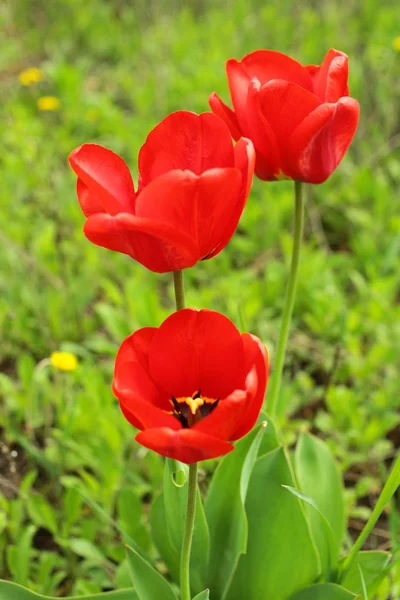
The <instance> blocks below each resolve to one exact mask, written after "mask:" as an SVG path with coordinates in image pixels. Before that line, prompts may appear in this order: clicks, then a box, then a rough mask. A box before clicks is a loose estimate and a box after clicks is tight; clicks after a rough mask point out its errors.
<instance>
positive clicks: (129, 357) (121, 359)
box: [115, 327, 157, 370]
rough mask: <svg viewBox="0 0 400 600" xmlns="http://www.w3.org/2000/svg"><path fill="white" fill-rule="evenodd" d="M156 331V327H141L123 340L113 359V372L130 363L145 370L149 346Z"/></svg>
mask: <svg viewBox="0 0 400 600" xmlns="http://www.w3.org/2000/svg"><path fill="white" fill-rule="evenodd" d="M156 331H157V328H156V327H142V328H141V329H138V330H137V331H135V332H134V333H132V335H129V336H128V337H127V338H125V339H124V341H123V342H122V344H121V346H120V348H119V350H118V353H117V357H116V359H115V370H117V369H118V368H119V367H120V366H121V365H123V364H124V363H132V362H137V363H139V364H140V365H142V366H143V367H144V368H147V367H148V363H149V360H148V356H149V349H150V344H151V341H152V339H153V337H154V334H155V332H156Z"/></svg>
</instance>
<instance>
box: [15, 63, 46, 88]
mask: <svg viewBox="0 0 400 600" xmlns="http://www.w3.org/2000/svg"><path fill="white" fill-rule="evenodd" d="M43 77H44V75H43V71H41V70H40V69H38V68H37V67H30V68H29V69H25V71H22V72H21V73H20V74H19V82H20V84H21V85H25V86H29V85H32V84H34V83H38V82H39V81H42V79H43Z"/></svg>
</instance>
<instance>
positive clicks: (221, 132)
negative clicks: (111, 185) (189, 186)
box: [139, 110, 233, 189]
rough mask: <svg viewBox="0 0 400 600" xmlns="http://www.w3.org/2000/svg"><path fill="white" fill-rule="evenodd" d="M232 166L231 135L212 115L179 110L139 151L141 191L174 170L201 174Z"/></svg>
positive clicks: (152, 132)
mask: <svg viewBox="0 0 400 600" xmlns="http://www.w3.org/2000/svg"><path fill="white" fill-rule="evenodd" d="M232 166H233V144H232V138H231V134H230V132H229V129H228V127H227V125H226V124H225V123H224V121H223V120H222V119H220V118H219V117H217V116H216V115H214V114H212V113H202V114H201V115H197V114H196V113H192V112H188V111H184V110H181V111H178V112H175V113H172V114H170V115H169V116H168V117H166V118H165V119H164V120H163V121H161V123H160V124H159V125H157V127H155V128H154V129H153V130H152V131H151V132H150V134H149V135H148V137H147V140H146V142H145V144H144V145H143V146H142V148H141V149H140V152H139V172H140V186H139V187H140V189H142V188H143V187H144V186H147V184H148V183H149V182H150V181H153V180H154V179H156V178H157V177H159V176H160V175H163V174H164V173H167V172H168V171H172V170H174V169H180V170H186V169H187V170H189V171H192V173H195V174H196V175H200V174H201V173H202V172H203V171H206V170H207V169H212V168H215V167H221V168H222V167H232Z"/></svg>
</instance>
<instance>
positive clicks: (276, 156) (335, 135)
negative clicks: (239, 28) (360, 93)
mask: <svg viewBox="0 0 400 600" xmlns="http://www.w3.org/2000/svg"><path fill="white" fill-rule="evenodd" d="M226 71H227V75H228V83H229V89H230V93H231V98H232V104H233V108H234V110H233V111H232V110H231V109H230V108H229V107H228V106H226V105H225V104H224V103H223V102H222V100H221V99H220V98H219V97H218V96H217V95H216V94H215V92H214V93H213V94H211V96H210V99H209V101H210V106H211V110H212V111H213V112H214V113H215V114H217V115H219V116H220V117H222V118H223V119H224V120H225V122H226V123H227V125H228V127H229V129H230V131H231V134H232V137H233V138H234V139H239V138H240V137H241V136H246V137H248V138H250V139H251V140H252V142H253V143H254V146H255V148H256V168H255V172H256V175H257V176H258V177H259V178H260V179H263V180H265V181H272V180H276V179H295V180H297V181H305V182H308V183H322V182H323V181H325V180H326V179H327V178H328V177H329V176H330V175H331V173H332V172H333V171H334V170H335V169H336V167H337V166H338V164H339V163H340V161H341V160H342V158H343V157H344V155H345V153H346V151H347V149H348V147H349V145H350V143H351V140H352V139H353V136H354V134H355V131H356V129H357V124H358V118H359V112H360V107H359V104H358V102H357V100H354V99H353V98H350V97H349V88H348V85H347V79H348V59H347V56H346V55H345V54H343V52H339V51H337V50H329V52H328V53H327V55H326V56H325V58H324V60H323V62H322V64H321V66H316V65H307V66H302V65H301V64H300V63H299V62H297V61H296V60H293V59H292V58H290V57H289V56H286V55H285V54H281V53H280V52H273V51H272V50H257V51H256V52H252V53H251V54H247V56H245V57H244V58H243V59H242V60H241V61H237V60H235V59H231V60H228V62H227V65H226Z"/></svg>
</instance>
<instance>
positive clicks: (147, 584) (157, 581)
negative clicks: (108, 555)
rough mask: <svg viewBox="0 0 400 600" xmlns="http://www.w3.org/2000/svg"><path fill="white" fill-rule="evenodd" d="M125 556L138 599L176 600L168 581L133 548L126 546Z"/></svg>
mask: <svg viewBox="0 0 400 600" xmlns="http://www.w3.org/2000/svg"><path fill="white" fill-rule="evenodd" d="M126 551H127V558H128V563H129V568H130V571H131V576H132V583H133V585H134V587H135V590H136V592H137V595H138V597H139V600H155V599H156V598H160V600H161V599H162V600H177V598H176V596H175V592H174V591H173V589H172V588H171V586H170V585H169V583H168V581H167V580H166V579H164V577H163V576H162V575H161V574H160V573H159V572H158V571H156V570H155V569H154V568H153V567H152V566H151V565H150V564H149V563H148V562H146V561H145V560H144V559H143V558H142V557H141V556H140V555H139V554H138V553H137V552H135V550H133V549H132V548H129V547H128V546H127V549H126Z"/></svg>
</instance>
